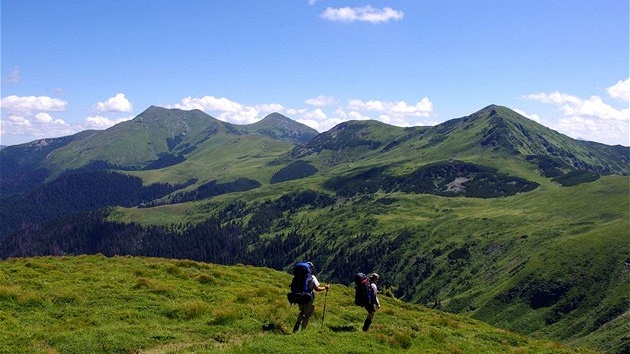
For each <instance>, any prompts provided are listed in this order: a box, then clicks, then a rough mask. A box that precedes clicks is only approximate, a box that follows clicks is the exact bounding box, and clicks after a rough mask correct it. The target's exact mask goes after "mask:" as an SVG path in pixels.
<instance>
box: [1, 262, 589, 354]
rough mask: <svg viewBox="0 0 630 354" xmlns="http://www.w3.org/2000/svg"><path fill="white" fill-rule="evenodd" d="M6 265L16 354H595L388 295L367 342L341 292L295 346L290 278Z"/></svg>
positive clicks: (190, 268) (182, 265)
mask: <svg viewBox="0 0 630 354" xmlns="http://www.w3.org/2000/svg"><path fill="white" fill-rule="evenodd" d="M0 264H1V267H0V279H1V280H2V282H1V284H0V304H1V306H0V319H1V320H2V323H3V325H2V326H1V327H0V346H1V347H2V348H3V351H7V352H11V353H53V352H54V353H77V352H83V353H85V352H89V353H112V352H127V353H129V352H135V353H172V352H177V353H217V352H225V353H261V352H273V353H295V352H300V351H302V350H303V349H304V348H305V347H307V348H309V349H310V350H313V351H317V352H329V353H342V352H353V353H399V352H401V353H402V352H405V353H406V352H410V351H411V352H422V353H523V352H535V353H590V351H588V350H585V349H579V348H570V347H565V346H562V345H560V344H558V343H555V342H549V341H540V340H534V339H530V338H527V337H525V336H522V335H518V334H514V333H510V332H508V331H505V330H500V329H495V328H492V327H490V326H488V325H486V324H484V323H482V322H478V321H475V320H471V319H469V318H466V317H464V316H456V315H449V314H445V313H441V312H439V311H435V310H429V309H426V308H424V307H421V306H417V305H410V304H407V303H404V302H400V301H397V300H395V299H393V298H390V297H387V296H385V295H381V302H382V309H381V310H380V311H379V312H377V314H376V316H375V318H374V324H373V326H372V327H371V329H370V332H367V333H363V332H361V331H360V330H358V327H359V326H360V325H361V323H362V321H363V318H364V317H365V311H364V310H363V309H362V308H359V307H357V306H355V305H354V304H353V290H352V289H350V288H347V287H345V286H343V285H337V284H333V285H332V287H331V290H330V292H329V294H327V296H325V295H324V294H321V293H320V294H319V295H318V296H317V297H316V304H317V308H316V310H315V313H314V315H313V317H312V320H311V324H310V326H309V328H307V329H306V330H305V331H301V332H298V333H296V334H290V335H287V334H289V333H290V329H291V327H292V325H293V322H294V319H295V318H296V315H297V312H298V310H297V307H296V306H290V305H289V303H288V301H287V300H286V292H287V289H288V285H289V283H290V281H291V277H290V275H289V274H288V273H283V272H279V271H274V270H270V269H264V268H254V267H249V266H242V265H236V266H218V265H212V264H206V263H198V262H193V261H187V260H164V259H155V258H129V257H124V258H119V257H116V258H105V257H103V256H98V255H97V256H80V257H62V258H50V257H47V258H30V259H29V258H26V259H10V260H5V261H1V262H0ZM320 278H321V277H320ZM322 280H323V278H322ZM324 304H325V305H326V306H325V308H326V313H325V317H324V313H323V311H324Z"/></svg>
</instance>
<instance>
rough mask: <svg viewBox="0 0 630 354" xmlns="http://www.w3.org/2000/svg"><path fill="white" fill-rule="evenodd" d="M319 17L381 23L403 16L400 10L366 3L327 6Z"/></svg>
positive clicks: (332, 19) (399, 18)
mask: <svg viewBox="0 0 630 354" xmlns="http://www.w3.org/2000/svg"><path fill="white" fill-rule="evenodd" d="M320 17H321V18H323V19H326V20H329V21H336V22H355V21H361V22H370V23H381V22H388V21H391V20H395V21H398V20H402V18H403V17H404V13H403V12H402V11H398V10H394V9H392V8H391V7H384V8H382V9H377V8H374V7H372V6H370V5H368V6H364V7H341V8H332V7H328V8H326V10H325V11H324V12H323V13H322V14H321V15H320Z"/></svg>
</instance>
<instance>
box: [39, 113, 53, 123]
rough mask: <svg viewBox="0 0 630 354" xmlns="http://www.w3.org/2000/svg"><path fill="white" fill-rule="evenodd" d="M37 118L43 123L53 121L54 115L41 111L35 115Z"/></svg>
mask: <svg viewBox="0 0 630 354" xmlns="http://www.w3.org/2000/svg"><path fill="white" fill-rule="evenodd" d="M35 119H36V120H37V121H38V122H41V123H51V122H52V121H53V117H51V116H50V114H48V113H45V112H39V113H37V114H36V115H35Z"/></svg>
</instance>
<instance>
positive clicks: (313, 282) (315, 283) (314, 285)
mask: <svg viewBox="0 0 630 354" xmlns="http://www.w3.org/2000/svg"><path fill="white" fill-rule="evenodd" d="M317 288H319V280H317V278H316V277H315V276H314V275H311V290H315V289H317Z"/></svg>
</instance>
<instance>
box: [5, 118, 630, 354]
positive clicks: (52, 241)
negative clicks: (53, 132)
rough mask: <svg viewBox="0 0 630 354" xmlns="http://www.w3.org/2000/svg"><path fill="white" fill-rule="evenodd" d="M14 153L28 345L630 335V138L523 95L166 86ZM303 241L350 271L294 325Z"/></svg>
mask: <svg viewBox="0 0 630 354" xmlns="http://www.w3.org/2000/svg"><path fill="white" fill-rule="evenodd" d="M0 170H1V171H2V173H1V175H0V178H1V180H0V186H1V200H0V220H1V225H0V259H1V261H0V348H8V349H6V350H8V352H11V353H13V352H25V353H27V352H28V353H79V352H91V353H97V352H103V353H106V352H124V353H174V352H184V353H187V352H188V353H192V352H195V353H211V352H217V351H219V352H226V353H292V352H295V351H297V350H299V348H303V347H304V346H308V347H310V348H314V350H318V351H320V352H340V353H350V352H351V353H376V352H378V353H381V352H418V353H424V352H427V353H591V352H595V353H597V352H600V353H601V352H604V353H630V334H629V333H630V311H629V309H630V242H629V239H630V177H629V176H630V147H625V146H621V145H616V146H609V145H604V144H600V143H595V142H589V141H582V140H575V139H572V138H569V137H567V136H565V135H563V134H560V133H558V132H556V131H554V130H551V129H549V128H546V127H544V126H543V125H540V124H538V123H536V122H535V121H533V120H530V119H528V118H526V117H524V116H522V115H520V114H518V113H516V112H515V111H513V110H511V109H509V108H507V107H503V106H497V105H490V106H488V107H485V108H483V109H481V110H479V111H477V112H475V113H472V114H470V115H468V116H465V117H461V118H456V119H451V120H448V121H446V122H444V123H441V124H438V125H435V126H418V127H409V128H402V127H397V126H393V125H387V124H384V123H381V122H378V121H374V120H361V121H358V120H356V121H348V122H344V123H341V124H339V125H337V126H335V127H334V128H332V129H330V130H328V131H326V132H323V133H318V132H317V131H315V130H313V129H311V128H309V127H307V126H306V125H303V124H300V123H298V122H296V121H294V120H292V119H290V118H287V117H285V116H283V115H281V114H278V113H274V114H270V115H268V116H267V117H266V118H264V119H263V120H261V121H259V122H257V123H254V124H249V125H236V124H231V123H227V122H224V121H221V120H218V119H215V118H213V117H211V116H209V115H208V114H206V113H204V112H202V111H200V110H190V111H187V110H180V109H166V108H161V107H156V106H151V107H149V108H148V109H147V110H145V111H144V112H143V113H141V114H139V115H138V116H136V117H135V118H134V119H132V120H129V121H125V122H122V123H119V124H117V125H115V126H113V127H111V128H109V129H106V130H93V131H92V130H87V131H83V132H80V133H78V134H75V135H71V136H65V137H61V138H49V139H41V140H36V141H32V142H29V143H26V144H21V145H12V146H7V147H4V148H2V149H1V150H0ZM299 261H312V262H314V263H315V265H316V269H317V270H316V275H317V278H318V279H319V280H320V282H322V283H324V282H325V283H331V288H330V291H329V293H327V295H324V294H323V293H318V294H317V299H316V301H315V304H316V306H317V308H316V310H315V314H314V315H313V318H312V320H311V325H310V327H309V328H308V329H307V330H305V331H301V332H298V333H296V334H290V328H291V327H292V326H293V322H294V320H295V316H296V315H297V309H296V307H295V306H290V305H289V303H288V301H287V298H286V293H287V291H288V289H289V284H290V283H291V275H290V274H289V273H288V272H289V270H290V269H291V268H292V266H293V264H294V263H295V262H299ZM372 271H376V272H378V274H380V281H379V297H380V299H381V302H382V303H383V309H382V310H379V311H377V313H376V315H375V317H374V323H373V325H372V326H373V327H372V328H370V331H369V332H367V333H363V332H362V331H361V330H360V325H361V323H362V320H363V318H364V317H365V311H364V310H363V309H362V308H360V307H357V306H355V305H354V304H353V303H352V301H353V292H354V289H353V282H352V278H353V276H354V274H356V273H358V272H372ZM325 296H327V297H326V301H328V302H327V308H326V316H325V321H324V318H323V306H324V300H325ZM357 342H361V343H362V344H361V346H360V347H359V346H356V343H357ZM3 350H4V349H0V352H3Z"/></svg>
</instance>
